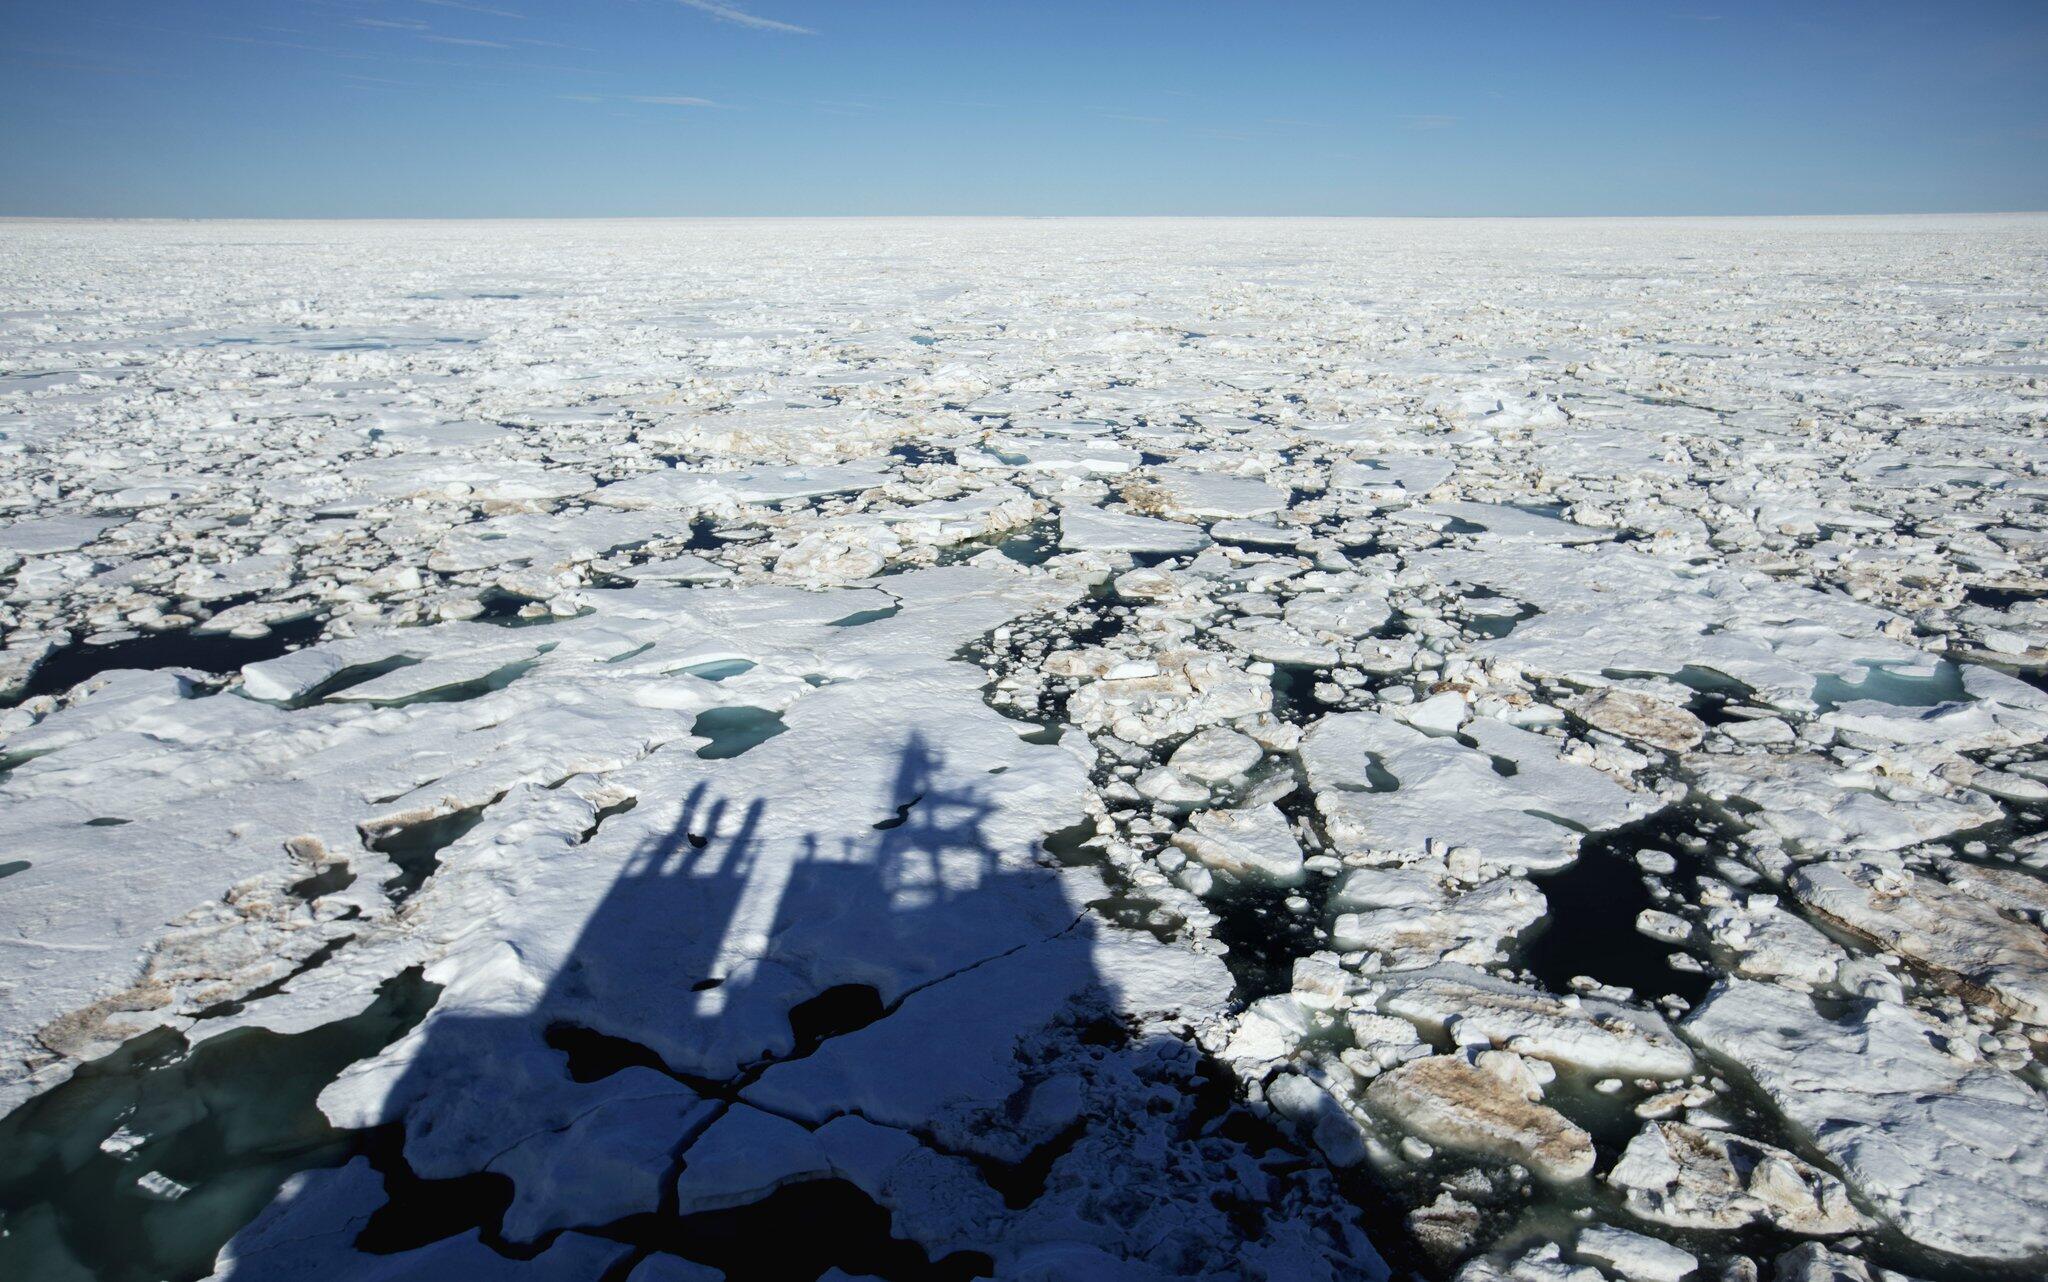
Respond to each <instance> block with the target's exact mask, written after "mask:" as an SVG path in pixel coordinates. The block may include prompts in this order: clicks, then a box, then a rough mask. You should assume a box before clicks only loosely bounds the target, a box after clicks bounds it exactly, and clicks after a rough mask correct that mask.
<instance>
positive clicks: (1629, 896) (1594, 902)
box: [1521, 812, 1710, 1002]
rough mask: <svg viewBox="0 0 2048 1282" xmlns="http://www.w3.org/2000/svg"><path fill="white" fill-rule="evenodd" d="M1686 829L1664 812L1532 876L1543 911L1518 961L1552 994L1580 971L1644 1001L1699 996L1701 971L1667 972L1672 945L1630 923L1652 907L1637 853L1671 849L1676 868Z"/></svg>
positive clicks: (1703, 982) (1591, 840) (1591, 842)
mask: <svg viewBox="0 0 2048 1282" xmlns="http://www.w3.org/2000/svg"><path fill="white" fill-rule="evenodd" d="M1689 831H1690V829H1689V828H1688V827H1687V826H1686V824H1685V823H1684V821H1683V820H1682V819H1680V818H1677V817H1675V816H1672V815H1670V813H1669V812H1666V813H1665V814H1662V815H1657V816H1652V817H1651V818H1649V819H1645V820H1643V821H1641V822H1639V823H1634V824H1630V825H1628V826H1627V827H1625V828H1616V829H1614V830H1613V831H1611V832H1605V833H1600V834H1598V835H1596V836H1592V837H1588V838H1587V839H1586V841H1585V843H1584V844H1583V845H1581V846H1580V847H1579V857H1578V860H1577V861H1576V862H1574V863H1573V864H1572V865H1571V867H1569V868H1566V869H1565V870H1564V871H1562V872H1554V873H1550V874H1547V875H1544V876H1541V877H1539V878H1537V882H1536V884H1537V887H1538V888H1539V889H1540V890H1542V891H1543V897H1544V898H1545V899H1546V900H1548V901H1549V911H1548V914H1547V915H1546V916H1545V918H1544V920H1543V924H1542V925H1541V926H1540V927H1538V929H1539V930H1540V931H1541V933H1540V934H1538V935H1537V936H1536V937H1535V938H1534V939H1533V940H1532V941H1531V942H1530V943H1529V944H1528V945H1527V946H1526V947H1525V948H1524V950H1523V952H1522V957H1521V964H1522V965H1523V966H1524V967H1525V968H1526V969H1528V970H1529V971H1530V972H1531V973H1532V974H1534V975H1535V976H1536V978H1537V979H1539V980H1541V981H1542V982H1543V984H1544V986H1545V987H1547V988H1549V989H1550V990H1551V991H1552V992H1557V993H1568V992H1570V991H1572V989H1571V981H1572V978H1573V977H1574V976H1577V975H1586V976H1590V977H1591V978H1593V979H1597V980H1599V981H1600V982H1601V983H1603V984H1612V985H1615V986H1617V987H1621V988H1632V989H1634V990H1635V991H1636V993H1637V995H1638V996H1640V997H1642V998H1644V999H1646V1000H1649V999H1655V998H1658V997H1663V996H1666V995H1673V996H1678V997H1682V998H1684V999H1685V1000H1686V1001H1687V1002H1697V1001H1699V999H1700V998H1702V997H1704V996H1706V992H1707V988H1708V986H1709V982H1710V981H1709V977H1708V976H1706V975H1702V974H1697V973H1695V972H1693V971H1685V970H1674V969H1673V968H1672V966H1671V961H1670V958H1671V951H1672V949H1671V945H1669V944H1664V943H1659V942H1658V941H1656V940H1654V939H1651V938H1650V937H1649V936H1647V935H1645V934H1642V933H1641V932H1640V931H1638V930H1637V929H1636V915H1637V914H1638V913H1640V912H1642V911H1643V910H1644V909H1645V908H1655V907H1657V902H1656V901H1655V900H1654V899H1652V898H1651V896H1650V888H1649V885H1648V883H1647V882H1645V880H1644V878H1643V874H1642V872H1641V871H1640V870H1639V869H1637V867H1636V865H1635V854H1636V852H1637V851H1639V850H1645V849H1656V850H1662V851H1665V852H1667V853H1671V854H1673V855H1675V856H1676V857H1678V859H1679V861H1680V868H1681V870H1683V868H1684V867H1685V864H1686V856H1685V854H1684V848H1683V847H1682V846H1680V845H1679V844H1678V842H1677V841H1676V838H1677V837H1678V836H1679V835H1681V834H1684V833H1687V832H1689Z"/></svg>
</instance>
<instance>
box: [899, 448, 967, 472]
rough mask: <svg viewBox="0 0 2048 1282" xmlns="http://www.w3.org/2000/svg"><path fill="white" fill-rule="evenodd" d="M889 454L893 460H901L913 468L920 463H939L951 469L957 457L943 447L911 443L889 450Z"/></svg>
mask: <svg viewBox="0 0 2048 1282" xmlns="http://www.w3.org/2000/svg"><path fill="white" fill-rule="evenodd" d="M889 454H890V456H891V457H892V458H900V459H902V460H903V461H904V462H906V463H909V464H910V465H911V466H913V467H915V466H917V465H918V464H920V463H939V464H944V465H945V466H948V467H950V466H952V465H953V462H954V460H955V457H956V456H955V455H954V453H953V451H952V450H951V449H949V448H947V447H946V446H943V445H918V444H911V443H906V444H903V445H897V446H894V447H892V448H891V449H890V450H889Z"/></svg>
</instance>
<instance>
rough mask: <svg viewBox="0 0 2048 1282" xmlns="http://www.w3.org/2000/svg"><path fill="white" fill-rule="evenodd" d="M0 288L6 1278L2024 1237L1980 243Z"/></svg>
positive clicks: (970, 1267) (374, 258)
mask: <svg viewBox="0 0 2048 1282" xmlns="http://www.w3.org/2000/svg"><path fill="white" fill-rule="evenodd" d="M0 282H4V283H5V285H6V286H7V289H6V293H7V296H8V301H7V303H6V304H5V310H4V311H0V699H4V705H0V1111H5V1112H6V1116H5V1118H4V1119H0V1274H4V1275H6V1276H10V1277H11V1276H17V1275H18V1276H24V1277H29V1276H33V1277H50V1278H69V1277H84V1276H96V1277H101V1278H111V1279H129V1278H135V1279H145V1278H163V1277H182V1278H200V1277H206V1276H214V1277H220V1278H238V1279H254V1278H265V1279H267V1278H290V1277H304V1278H313V1277H319V1278H439V1277H454V1276H461V1277H492V1278H496V1277H504V1278H507V1279H514V1278H518V1279H528V1278H563V1279H570V1278H596V1277H600V1276H605V1277H619V1278H631V1279H635V1280H637V1282H663V1280H665V1279H690V1280H691V1282H703V1280H704V1279H712V1278H717V1277H720V1276H726V1277H735V1278H737V1277H746V1276H751V1275H754V1274H756V1273H759V1272H761V1271H763V1270H767V1271H770V1272H775V1273H776V1275H777V1276H803V1277H856V1276H891V1277H903V1276H961V1277H964V1276H986V1275H993V1276H1001V1277H1018V1278H1097V1277H1101V1278H1109V1277H1117V1278H1134V1279H1135V1278H1147V1279H1158V1278H1171V1277H1210V1276H1221V1275H1227V1276H1234V1277H1248V1278H1269V1279H1290V1280H1291V1279H1315V1278H1332V1279H1335V1278H1353V1277H1363V1278H1377V1277H1384V1276H1388V1275H1389V1273H1390V1272H1391V1271H1394V1270H1403V1271H1409V1272H1412V1273H1413V1274H1416V1275H1419V1276H1425V1277H1431V1278H1452V1277H1457V1278H1464V1279H1472V1280H1474V1282H1483V1280H1484V1279H1492V1278H1516V1279H1571V1280H1573V1282H1611V1280H1616V1279H1635V1278H1642V1279H1657V1280H1658V1282H1665V1280H1669V1282H1682V1280H1683V1279H1686V1278H1694V1279H1709V1278H1723V1279H1731V1280H1733V1279H1743V1278H1758V1279H1761V1278H1769V1279H1772V1282H1794V1280H1796V1279H1807V1278H1820V1277H1844V1278H1878V1277H1915V1278H1926V1279H1944V1280H1945V1279H1956V1280H1957V1282H1961V1280H1963V1279H1969V1280H1971V1282H1977V1280H1979V1279H2007V1278H2012V1279H2017V1278H2021V1277H2030V1276H2038V1275H2039V1274H2040V1272H2041V1271H2042V1270H2043V1269H2044V1268H2048V1200H2044V1196H2043V1193H2042V1185H2043V1182H2044V1179H2048V1170H2044V1169H2042V1162H2043V1158H2042V1154H2043V1153H2044V1152H2048V1100H2044V1098H2043V1095H2044V1091H2048V1063H2044V1059H2043V1055H2044V1052H2048V937H2044V934H2043V924H2044V917H2048V885H2044V877H2048V844H2044V842H2048V836H2044V830H2048V749H2044V747H2043V744H2044V741H2048V677H2044V674H2048V557H2044V551H2048V360H2044V359H2043V356H2042V350H2043V347H2044V344H2048V219H2043V218H2037V217H2021V216H2014V217H1998V218H1992V217H1982V218H1925V219H1916V218H1897V219H1850V220H1822V219H1812V220H1782V221H1781V220H1729V221H1715V220H1667V221H1640V222H1639V221H1628V220H1615V221H1600V222H1584V223H1575V222H1544V221H1529V222H1516V223H1458V222H1444V223H1378V222H1343V221H1332V222H1321V221H1285V222H1259V221H1218V222H1201V223H1174V222H1154V221H1144V220H1129V221H1104V222H1088V221H1078V222H1042V221H1030V222H1026V221H1017V222H1012V221H1002V220H991V221H961V222H951V221H944V220H937V221H915V220H913V221H901V222H892V221H875V222H801V221H795V222H761V223H694V222H679V223H669V222H645V223H630V222H629V223H590V224H578V223H565V224H548V225H539V224H521V223H493V224H474V225H470V224H457V223H443V224H417V225H397V224H374V223H360V224H318V223H302V224H264V223H246V224H227V223H221V224H209V223H177V224H170V223H166V224H154V223H126V224H87V223H39V222H28V221H21V222H13V223H8V224H5V225H4V226H0Z"/></svg>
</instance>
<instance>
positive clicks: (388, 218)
mask: <svg viewBox="0 0 2048 1282" xmlns="http://www.w3.org/2000/svg"><path fill="white" fill-rule="evenodd" d="M2044 216H2048V208H2044V209H1898V210H1885V211H1871V210H1854V211H1849V210H1845V211H1840V212H1805V213H1772V212H1744V213H1725V212H1724V213H1706V212H1696V213H1658V214H1644V213H1579V214H1332V213H1314V214H1304V213H1233V214H1198V213H1114V214H1112V213H1058V214H1044V213H976V214H960V213H860V214H820V213H778V214H764V213H748V214H8V213H0V223H341V222H350V223H406V222H436V223H441V222H445V223H458V222H479V223H480V222H525V223H542V222H559V223H571V222H583V223H599V222H806V221H808V222H861V221H879V220H884V219H902V220H929V221H939V220H952V221H959V222H970V221H987V222H995V221H1004V220H1008V221H1031V222H1060V221H1075V222H1078V221H1083V220H1130V221H1135V220H1140V219H1155V220H1163V219H1179V220H1185V221H1190V222H1194V221H1205V222H1232V221H1237V222H1249V221H1254V220H1267V221H1296V222H1314V221H1321V222H1590V221H1617V222H1618V221H1639V222H1652V221H1682V220H1686V219H1721V220H1725V221H1731V222H1732V221H1738V220H1744V219H1751V220H1763V219H1827V218H1865V219H1879V218H2038V217H2044Z"/></svg>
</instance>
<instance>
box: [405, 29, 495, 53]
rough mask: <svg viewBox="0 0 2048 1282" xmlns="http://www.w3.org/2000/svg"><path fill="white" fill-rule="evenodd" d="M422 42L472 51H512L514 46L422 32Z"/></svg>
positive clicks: (492, 41) (467, 37)
mask: <svg viewBox="0 0 2048 1282" xmlns="http://www.w3.org/2000/svg"><path fill="white" fill-rule="evenodd" d="M419 37H420V39H422V40H431V41H433V42H434V43H435V44H437V45H467V46H469V47H470V48H472V49H510V48H511V47H512V46H511V45H508V44H505V43H504V42H503V41H499V40H476V39H472V38H471V37H469V36H436V35H429V34H427V33H426V32H424V31H423V32H420V33H419Z"/></svg>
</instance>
